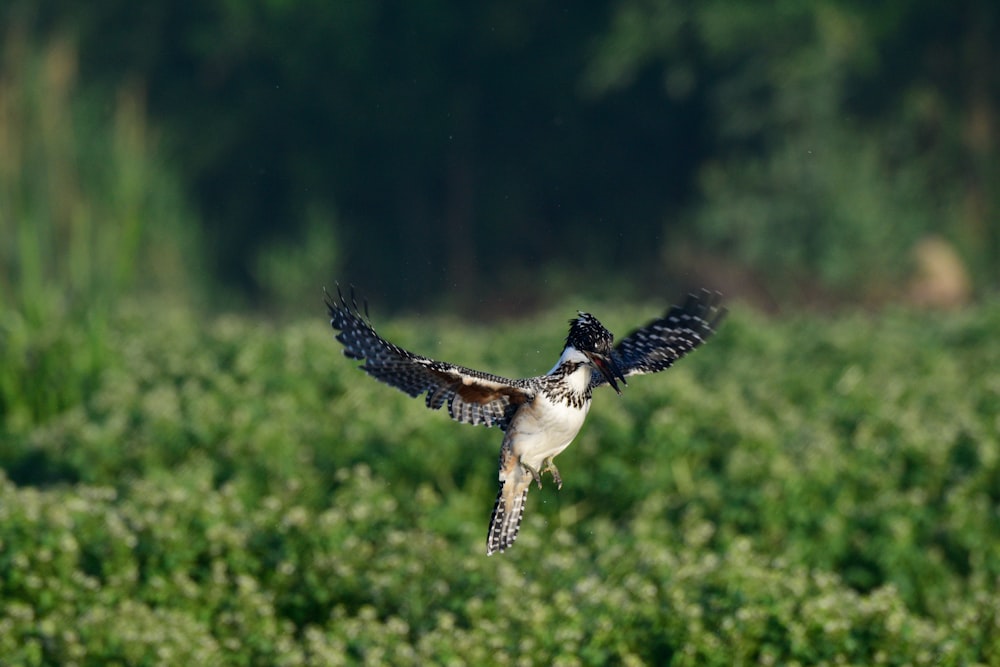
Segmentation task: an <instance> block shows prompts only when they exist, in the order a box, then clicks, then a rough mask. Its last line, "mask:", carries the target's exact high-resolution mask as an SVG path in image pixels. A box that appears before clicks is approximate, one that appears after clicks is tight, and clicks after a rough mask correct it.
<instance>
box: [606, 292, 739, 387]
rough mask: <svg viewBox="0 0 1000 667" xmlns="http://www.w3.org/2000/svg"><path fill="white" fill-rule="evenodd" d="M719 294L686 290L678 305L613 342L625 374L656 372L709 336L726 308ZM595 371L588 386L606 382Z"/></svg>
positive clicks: (617, 358)
mask: <svg viewBox="0 0 1000 667" xmlns="http://www.w3.org/2000/svg"><path fill="white" fill-rule="evenodd" d="M721 298H722V295H721V294H719V293H718V292H710V291H708V290H706V289H703V290H701V291H700V292H699V293H698V294H689V295H688V297H687V299H686V300H685V301H684V303H683V304H681V305H676V306H673V307H672V308H670V310H668V311H667V313H666V314H665V315H664V316H663V317H660V318H658V319H655V320H653V321H652V322H649V323H648V324H646V326H643V327H640V328H638V329H636V330H635V331H633V332H631V333H630V334H628V335H627V336H625V337H624V338H622V339H621V341H619V343H618V344H617V345H616V346H615V349H614V352H613V355H614V358H615V361H616V362H617V364H618V367H619V368H620V369H621V371H622V373H623V374H624V375H626V376H630V375H642V374H645V373H656V372H658V371H662V370H666V369H667V368H670V367H671V366H672V365H673V364H674V362H675V361H677V360H678V359H680V358H681V357H683V356H684V355H686V354H688V353H689V352H691V351H692V350H694V349H695V348H696V347H698V346H699V345H701V344H702V343H704V342H705V341H706V340H708V339H709V338H710V337H711V336H712V334H714V333H715V331H716V330H717V329H718V328H719V325H720V324H722V320H723V318H724V317H725V316H726V309H725V308H723V307H720V306H719V302H720V300H721ZM606 383H607V380H605V379H604V376H603V375H602V374H601V373H594V375H593V377H592V380H591V383H590V384H591V386H592V387H598V386H600V385H602V384H606Z"/></svg>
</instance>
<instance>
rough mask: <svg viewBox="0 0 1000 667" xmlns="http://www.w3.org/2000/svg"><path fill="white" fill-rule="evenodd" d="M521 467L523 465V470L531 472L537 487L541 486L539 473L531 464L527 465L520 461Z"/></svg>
mask: <svg viewBox="0 0 1000 667" xmlns="http://www.w3.org/2000/svg"><path fill="white" fill-rule="evenodd" d="M521 467H523V468H524V469H525V470H527V471H528V472H530V473H531V479H533V480H535V484H537V485H538V488H539V489H540V488H542V476H541V475H540V474H539V472H538V471H537V470H535V469H534V468H532V467H531V466H529V465H528V464H527V463H525V462H524V461H521ZM542 472H545V471H544V470H543V471H542Z"/></svg>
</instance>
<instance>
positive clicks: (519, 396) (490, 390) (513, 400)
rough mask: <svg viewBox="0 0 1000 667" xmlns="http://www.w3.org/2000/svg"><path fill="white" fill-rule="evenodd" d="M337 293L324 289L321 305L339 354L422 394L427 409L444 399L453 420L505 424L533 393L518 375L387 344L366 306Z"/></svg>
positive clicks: (411, 392) (378, 377)
mask: <svg viewBox="0 0 1000 667" xmlns="http://www.w3.org/2000/svg"><path fill="white" fill-rule="evenodd" d="M337 297H338V298H337V299H336V300H335V299H334V298H333V297H331V296H330V295H329V294H327V295H326V306H327V309H328V311H329V313H330V325H331V326H332V327H333V328H334V329H336V330H338V331H339V332H340V333H338V334H337V340H338V341H340V342H341V343H343V345H344V355H345V356H347V357H349V358H351V359H358V360H362V361H364V362H365V363H364V364H362V365H361V366H360V368H361V370H363V371H365V372H366V373H368V374H369V375H371V376H372V377H373V378H375V379H376V380H381V381H382V382H385V383H386V384H389V385H392V386H393V387H396V388H397V389H400V390H402V391H404V392H406V393H407V394H409V395H410V396H413V397H416V396H419V395H421V394H423V393H426V394H427V398H426V401H425V402H426V404H427V407H429V408H431V409H432V410H437V409H438V408H440V407H441V406H442V405H444V404H445V403H447V404H448V413H449V414H450V415H451V418H452V419H454V420H456V421H459V422H464V423H466V424H484V425H486V426H499V427H500V428H502V429H506V428H507V425H508V424H509V423H510V418H511V417H512V416H513V414H514V412H515V411H516V410H517V408H518V406H520V405H522V404H524V403H526V402H528V401H530V400H531V399H532V398H533V397H534V393H533V392H532V391H531V389H530V387H529V386H528V385H527V383H525V382H524V381H522V380H509V379H507V378H504V377H500V376H499V375H493V374H491V373H483V372H482V371H476V370H472V369H471V368H465V367H463V366H456V365H455V364H449V363H446V362H443V361H435V360H434V359H428V358H427V357H422V356H420V355H417V354H413V353H412V352H408V351H407V350H404V349H403V348H401V347H399V346H397V345H393V344H392V343H390V342H389V341H387V340H385V339H384V338H382V337H381V336H379V335H378V334H377V333H376V332H375V329H373V328H372V325H371V323H370V322H369V321H368V319H367V307H366V308H365V311H366V315H365V316H362V315H361V311H360V310H359V308H358V304H357V302H356V301H355V300H354V297H353V294H352V296H351V300H350V302H348V300H347V299H346V298H344V295H343V293H342V292H340V290H339V288H338V290H337Z"/></svg>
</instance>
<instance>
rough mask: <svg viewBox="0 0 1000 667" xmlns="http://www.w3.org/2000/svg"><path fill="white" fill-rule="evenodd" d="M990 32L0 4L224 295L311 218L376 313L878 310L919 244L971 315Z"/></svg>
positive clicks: (478, 11)
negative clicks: (143, 130)
mask: <svg viewBox="0 0 1000 667" xmlns="http://www.w3.org/2000/svg"><path fill="white" fill-rule="evenodd" d="M998 32H1000V12H998V11H997V9H996V7H995V3H994V2H992V1H991V0H962V1H960V2H957V3H950V4H943V3H932V2H907V1H903V2H889V3H859V2H856V1H853V0H832V1H828V2H821V3H800V2H787V1H786V2H772V3H739V2H732V1H731V0H707V1H704V2H690V1H685V0H669V1H665V2H659V1H658V2H650V1H649V0H596V1H593V2H585V3H557V2H549V3H539V2H510V1H509V0H504V1H503V2H501V1H499V0H492V1H488V2H481V3H472V4H470V3H464V2H456V1H454V0H453V1H450V2H404V1H401V0H384V1H383V2H378V3H362V4H359V3H323V2H312V1H306V0H297V1H273V0H272V1H268V2H261V1H249V2H242V3H236V2H230V1H228V0H206V1H205V2H200V3H197V4H192V3H181V4H178V3H176V2H172V1H171V0H150V1H148V2H145V3H142V4H129V3H122V2H117V1H113V0H95V1H93V2H88V3H82V4H81V3H79V2H76V1H75V0H9V1H8V2H7V3H4V5H3V6H2V7H0V35H3V36H6V35H15V36H16V35H19V34H20V35H27V36H29V37H30V38H31V39H35V40H37V41H38V42H39V43H42V44H45V43H47V42H48V40H50V39H51V38H52V36H53V35H62V34H68V35H72V36H73V39H74V43H75V44H78V45H79V71H80V80H81V82H82V83H83V84H84V85H85V86H86V89H87V90H88V91H89V92H90V93H92V94H93V95H94V96H95V99H101V100H103V101H104V104H114V102H113V100H114V99H115V98H116V96H118V95H119V91H121V90H122V89H123V88H124V89H127V90H133V91H136V90H138V91H142V92H143V94H142V95H141V96H140V98H141V99H142V100H145V103H146V107H147V108H148V111H149V115H150V116H151V119H152V122H153V123H154V124H155V126H156V127H158V128H161V129H162V130H163V133H164V139H165V143H166V145H167V146H168V147H169V153H170V155H172V156H173V157H174V162H175V164H176V169H177V174H178V178H179V180H180V182H181V184H182V186H183V188H184V192H185V194H186V195H187V196H188V197H189V198H190V201H191V202H192V203H193V204H194V205H195V206H196V207H197V211H198V218H197V220H198V221H199V223H200V224H201V226H202V229H203V230H204V235H205V238H206V242H207V244H208V246H209V247H210V258H211V264H210V266H211V268H212V270H213V272H214V275H215V277H216V278H219V279H220V281H221V282H222V283H223V284H224V285H225V287H226V289H227V290H228V292H226V298H227V299H229V298H230V297H231V296H232V295H233V294H237V293H239V292H240V291H241V290H242V291H243V293H244V294H250V295H251V296H253V297H254V298H257V299H261V298H263V299H266V300H272V299H275V298H276V297H277V295H278V293H280V291H281V289H280V288H281V287H282V286H285V287H286V288H287V285H289V284H290V283H297V281H295V280H286V281H278V282H276V281H274V280H273V279H272V277H271V276H272V275H273V273H274V272H273V270H272V269H271V268H267V267H272V268H273V266H274V263H273V261H272V260H274V259H275V254H274V253H273V252H272V248H273V247H274V246H280V247H293V246H296V245H301V244H302V243H304V242H306V241H307V240H308V239H310V238H313V237H312V236H311V234H312V231H310V225H315V221H316V220H317V219H321V220H323V221H324V224H327V225H329V226H332V227H336V229H335V231H334V232H332V233H331V235H330V236H331V238H334V239H336V250H337V252H336V254H335V256H334V259H335V260H336V262H337V264H338V266H337V267H336V273H337V274H338V275H349V276H351V278H352V279H353V280H356V281H357V282H358V283H360V284H364V285H366V286H368V288H369V289H371V290H373V292H375V293H379V294H384V295H385V297H386V300H387V302H388V303H389V304H390V305H391V306H393V307H398V306H399V305H400V304H405V303H412V302H414V301H423V302H425V303H426V301H427V300H429V299H432V298H435V297H434V295H439V294H444V293H447V294H449V295H450V296H449V297H437V298H438V299H439V301H445V300H447V301H449V302H451V303H454V302H456V301H457V302H459V303H461V304H463V305H464V306H466V307H470V308H471V307H474V306H475V304H476V303H477V302H478V299H480V298H482V296H483V294H484V293H487V294H488V293H490V292H492V293H493V294H494V295H495V294H497V293H501V296H506V295H509V294H512V293H517V292H518V291H520V290H523V289H531V290H539V289H540V288H539V283H540V282H543V280H540V276H539V272H538V270H537V269H538V266H539V265H545V267H546V270H547V272H548V274H547V275H549V276H552V277H553V280H552V285H554V286H562V285H569V286H575V285H578V284H580V283H583V284H588V285H595V284H600V283H602V282H604V281H608V280H623V279H624V280H627V281H628V282H629V284H630V285H632V286H633V288H634V289H637V290H640V291H641V290H644V289H645V286H646V285H649V284H657V285H658V284H663V283H664V282H666V280H667V279H669V280H672V281H674V282H684V283H700V282H706V281H709V280H712V281H715V282H717V283H719V286H720V287H724V288H726V289H727V291H733V290H734V289H736V288H739V287H742V286H745V285H747V284H749V283H752V284H754V285H757V286H759V289H760V291H762V292H764V300H771V301H792V300H795V299H798V300H799V302H803V301H806V302H814V301H816V300H822V301H824V302H829V301H848V300H849V301H855V300H857V299H858V298H863V299H865V300H867V301H869V302H873V303H884V302H887V301H891V300H893V299H895V298H897V297H899V296H901V295H902V294H904V293H905V289H906V287H905V286H906V282H907V280H908V279H909V278H910V276H911V274H912V273H913V266H912V264H911V260H912V253H913V248H914V245H915V244H917V243H918V242H919V241H920V240H921V239H922V238H924V237H926V236H927V235H934V236H936V237H940V238H943V239H945V240H946V241H947V242H948V243H949V244H951V246H953V247H955V248H957V249H958V251H959V254H960V256H961V258H962V264H964V266H965V268H966V269H967V270H968V271H969V272H970V273H971V275H972V277H973V284H974V286H975V287H976V288H977V289H978V291H979V292H980V293H984V292H991V291H995V290H996V288H997V286H998V285H1000V273H998V270H997V267H998V266H1000V219H998V214H997V211H998V210H1000V201H998V199H997V197H998V195H997V189H996V188H994V187H991V184H993V183H996V182H1000V166H998V165H1000V161H998V152H997V147H998V146H1000V140H998V130H997V123H996V120H995V119H996V118H997V117H998V112H997V109H998V108H1000V107H998V105H1000V98H998V90H1000V87H998V86H997V81H996V75H995V69H996V68H995V67H993V63H995V62H997V61H998V60H1000V53H998V50H997V49H998V47H997V44H1000V41H998V40H996V39H995V38H994V36H995V35H996V34H998ZM130 87H131V88H130ZM334 211H336V212H337V216H336V217H334V216H333V215H332V214H331V212H334ZM281 254H282V253H280V252H279V253H278V255H281ZM315 256H316V255H314V257H315ZM331 256H333V255H331ZM262 257H263V258H262ZM285 265H286V266H289V264H288V263H287V262H286V263H285ZM720 265H722V266H723V267H724V268H727V269H733V268H735V269H736V270H737V271H742V272H743V273H742V274H740V275H747V274H748V275H749V278H750V280H747V279H745V278H744V279H740V278H737V279H734V278H726V277H724V276H723V275H722V272H721V271H719V270H718V269H719V267H720ZM303 266H305V265H303ZM309 266H311V264H310V265H309ZM581 266H583V267H586V272H585V275H584V276H583V278H582V279H581V271H580V267H581ZM334 270H335V269H334V267H330V268H328V269H327V271H328V272H334ZM727 275H728V274H727ZM498 276H501V277H502V279H498ZM649 276H654V277H655V278H656V280H648V278H649ZM315 280H316V279H315V278H314V282H315ZM275 287H278V288H279V289H277V290H276V289H275ZM234 288H238V289H234ZM547 289H550V290H552V291H555V288H554V287H548V288H547ZM567 291H568V290H562V292H563V293H566V292H567ZM859 295H860V297H859ZM279 300H280V299H279Z"/></svg>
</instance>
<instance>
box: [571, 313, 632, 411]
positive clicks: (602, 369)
mask: <svg viewBox="0 0 1000 667" xmlns="http://www.w3.org/2000/svg"><path fill="white" fill-rule="evenodd" d="M614 340H615V337H614V335H613V334H612V333H611V332H610V331H608V330H607V329H605V328H604V325H603V324H601V323H600V321H598V319H597V318H596V317H594V316H593V315H591V314H590V313H583V312H581V313H580V314H579V316H578V317H576V318H575V319H572V320H570V326H569V335H568V336H566V347H573V348H575V349H576V350H578V351H579V352H581V353H582V354H583V355H584V356H585V357H587V359H588V360H589V361H590V363H591V365H592V366H593V367H594V368H596V369H597V371H598V372H599V373H600V374H601V375H603V376H604V379H605V380H607V381H608V384H610V385H611V386H612V387H613V388H614V390H615V391H616V392H618V393H619V394H620V393H622V391H621V389H619V388H618V383H617V382H616V378H617V379H619V380H621V381H622V384H628V383H627V382H626V381H625V376H624V375H623V374H622V372H621V369H620V368H618V364H617V363H615V359H614V355H613V353H612V344H613V343H614Z"/></svg>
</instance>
